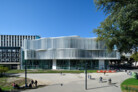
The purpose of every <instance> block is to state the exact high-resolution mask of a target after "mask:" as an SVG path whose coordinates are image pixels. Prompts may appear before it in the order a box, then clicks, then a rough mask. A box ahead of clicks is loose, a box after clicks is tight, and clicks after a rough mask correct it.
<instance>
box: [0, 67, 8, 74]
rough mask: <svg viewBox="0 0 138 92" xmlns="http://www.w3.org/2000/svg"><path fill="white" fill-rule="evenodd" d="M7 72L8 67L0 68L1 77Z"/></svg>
mask: <svg viewBox="0 0 138 92" xmlns="http://www.w3.org/2000/svg"><path fill="white" fill-rule="evenodd" d="M7 71H8V67H4V66H0V76H3V75H4V73H5V72H7Z"/></svg>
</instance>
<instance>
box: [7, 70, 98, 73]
mask: <svg viewBox="0 0 138 92" xmlns="http://www.w3.org/2000/svg"><path fill="white" fill-rule="evenodd" d="M27 72H28V73H61V72H62V73H84V70H27ZM87 72H88V73H95V72H97V70H87ZM6 73H24V70H9V71H8V72H6Z"/></svg>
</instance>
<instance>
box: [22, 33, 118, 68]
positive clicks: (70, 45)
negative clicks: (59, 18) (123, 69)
mask: <svg viewBox="0 0 138 92" xmlns="http://www.w3.org/2000/svg"><path fill="white" fill-rule="evenodd" d="M22 50H23V58H22V62H21V68H22V69H24V68H25V62H26V66H27V68H28V69H69V70H74V69H84V66H85V63H86V62H87V65H88V69H107V68H108V64H109V60H117V59H120V54H119V53H118V52H117V51H116V50H113V51H112V52H110V53H109V52H108V51H107V48H106V46H105V43H104V41H98V42H97V41H96V38H82V37H79V36H67V37H49V38H40V39H31V40H24V45H23V47H22Z"/></svg>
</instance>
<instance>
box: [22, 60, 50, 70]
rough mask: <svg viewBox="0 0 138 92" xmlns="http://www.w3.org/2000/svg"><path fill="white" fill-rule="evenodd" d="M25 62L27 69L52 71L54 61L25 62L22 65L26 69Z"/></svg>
mask: <svg viewBox="0 0 138 92" xmlns="http://www.w3.org/2000/svg"><path fill="white" fill-rule="evenodd" d="M25 62H26V65H27V69H52V60H25V61H24V62H23V63H22V66H23V67H22V68H23V69H25Z"/></svg>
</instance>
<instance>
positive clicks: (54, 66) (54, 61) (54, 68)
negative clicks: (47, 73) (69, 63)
mask: <svg viewBox="0 0 138 92" xmlns="http://www.w3.org/2000/svg"><path fill="white" fill-rule="evenodd" d="M52 62H53V65H52V69H53V70H56V69H57V61H56V59H53V61H52Z"/></svg>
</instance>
